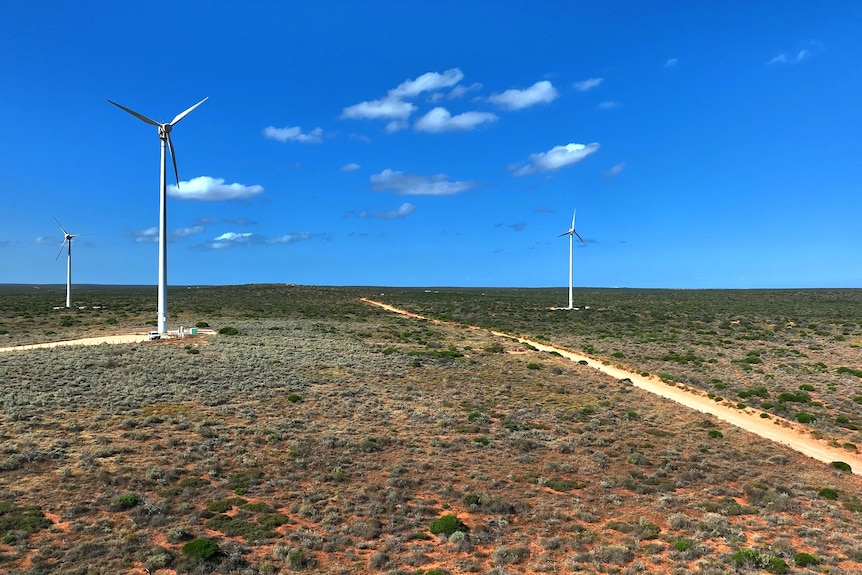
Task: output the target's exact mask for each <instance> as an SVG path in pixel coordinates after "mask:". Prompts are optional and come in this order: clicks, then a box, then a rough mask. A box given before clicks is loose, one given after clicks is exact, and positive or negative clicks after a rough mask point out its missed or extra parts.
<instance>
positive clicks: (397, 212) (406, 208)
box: [356, 202, 416, 220]
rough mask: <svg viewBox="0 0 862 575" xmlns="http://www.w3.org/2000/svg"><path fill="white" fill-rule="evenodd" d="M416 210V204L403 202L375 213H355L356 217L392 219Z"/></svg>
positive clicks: (403, 216)
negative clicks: (395, 206) (387, 209)
mask: <svg viewBox="0 0 862 575" xmlns="http://www.w3.org/2000/svg"><path fill="white" fill-rule="evenodd" d="M415 211H416V206H414V205H413V204H410V203H407V202H405V203H403V204H401V205H400V206H398V207H397V208H395V209H394V210H389V211H387V212H377V213H373V214H372V213H369V212H359V213H358V214H356V217H358V218H379V219H384V220H392V219H396V218H406V217H407V216H409V215H410V214H412V213H413V212H415Z"/></svg>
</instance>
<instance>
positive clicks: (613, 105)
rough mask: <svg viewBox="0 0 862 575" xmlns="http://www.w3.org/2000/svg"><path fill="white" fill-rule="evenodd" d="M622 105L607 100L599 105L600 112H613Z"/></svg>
mask: <svg viewBox="0 0 862 575" xmlns="http://www.w3.org/2000/svg"><path fill="white" fill-rule="evenodd" d="M620 106H621V104H620V103H619V102H614V101H613V100H605V101H604V102H600V103H599V105H598V108H599V110H613V109H614V108H619V107H620Z"/></svg>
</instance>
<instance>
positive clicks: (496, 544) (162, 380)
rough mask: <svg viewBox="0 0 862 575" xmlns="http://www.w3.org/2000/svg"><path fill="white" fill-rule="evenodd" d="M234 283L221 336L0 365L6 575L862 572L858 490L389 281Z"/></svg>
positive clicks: (59, 352) (32, 354)
mask: <svg viewBox="0 0 862 575" xmlns="http://www.w3.org/2000/svg"><path fill="white" fill-rule="evenodd" d="M224 289H225V290H226V291H227V292H228V293H227V294H226V295H224V299H223V300H222V299H214V298H213V297H207V298H206V302H207V303H206V305H207V306H212V308H211V309H210V311H209V312H206V313H205V312H202V311H201V310H200V309H199V308H195V307H194V305H195V304H194V302H193V300H190V302H191V303H187V302H184V301H183V300H182V299H181V298H180V296H181V295H182V294H178V296H177V298H176V299H177V300H178V303H179V305H180V306H182V307H184V308H185V310H186V311H184V312H182V313H186V314H188V317H187V318H186V319H187V320H188V321H191V322H192V323H190V324H189V325H193V322H194V321H197V320H200V319H205V320H207V321H208V322H209V323H210V324H212V325H213V327H219V326H220V325H228V324H229V325H232V326H236V327H237V328H238V329H239V331H240V334H239V335H237V336H216V337H214V338H213V339H211V340H209V343H208V344H207V345H202V344H201V342H200V341H197V340H188V343H181V344H175V345H159V344H157V343H150V342H148V343H145V344H135V345H122V346H99V347H94V348H70V347H67V348H56V349H45V350H33V351H28V352H21V353H11V354H3V356H0V373H2V379H3V384H4V391H5V393H4V395H3V397H2V400H0V408H2V412H0V437H2V448H0V451H2V452H0V489H2V497H0V503H2V504H3V505H5V507H0V526H2V531H3V532H2V533H0V571H4V572H9V573H60V574H72V573H75V574H77V573H81V574H85V573H86V574H90V573H120V572H137V573H143V572H145V570H149V572H152V573H156V572H158V573H163V574H168V573H174V572H176V573H209V572H218V573H243V574H245V573H248V574H255V573H289V572H298V571H305V572H313V573H356V572H380V573H393V574H394V573H419V572H423V573H424V572H429V571H430V572H432V573H433V570H434V569H439V570H443V571H445V572H448V573H453V574H454V573H470V572H475V573H496V574H504V573H526V574H532V573H680V574H682V573H693V572H694V573H715V574H717V573H727V572H733V571H735V570H739V571H741V572H751V573H756V572H762V570H761V569H759V568H758V567H757V565H756V562H753V563H752V562H750V563H746V562H744V561H742V562H741V563H740V562H739V561H736V560H735V559H734V553H737V552H739V551H740V550H744V549H748V548H753V549H756V550H757V553H758V554H759V555H758V556H759V557H764V556H774V557H777V558H779V559H782V560H783V561H784V562H786V564H787V566H788V567H789V569H790V572H797V573H831V574H840V573H853V572H857V571H858V568H859V565H860V563H859V562H860V560H862V546H860V544H859V543H858V541H859V540H860V535H862V526H860V517H862V516H860V513H862V502H860V501H859V500H858V499H857V498H856V494H858V493H859V488H860V480H859V478H858V477H857V476H853V475H850V474H847V473H842V472H840V471H838V470H836V469H833V468H830V467H829V466H826V465H822V464H818V463H815V462H813V461H811V460H809V459H806V458H804V457H802V456H799V455H797V454H796V453H794V452H792V451H790V450H788V449H786V448H784V447H782V446H777V445H773V444H770V443H765V442H762V441H760V440H758V439H757V438H756V437H754V436H752V435H750V434H748V433H745V432H743V431H741V430H738V429H735V428H732V427H728V426H725V425H723V424H719V423H717V422H714V421H710V420H708V418H706V417H704V416H703V415H701V414H697V413H692V412H685V411H683V412H680V410H679V409H678V408H677V407H676V406H675V405H668V404H666V403H664V402H663V401H661V400H659V399H657V398H655V397H653V396H650V395H648V394H645V393H643V392H641V391H639V390H637V389H635V388H633V387H632V386H628V385H625V384H623V383H621V382H619V381H617V380H614V379H612V378H609V377H606V376H602V375H600V374H597V373H596V372H595V371H593V370H591V369H589V368H586V367H584V366H579V365H577V364H573V363H571V362H568V361H566V360H564V359H562V358H559V357H557V356H555V355H552V354H547V353H542V352H537V351H533V350H530V349H528V348H525V347H523V346H521V345H520V344H517V343H515V342H513V341H512V340H509V339H505V338H498V337H492V336H491V335H490V334H489V332H488V331H486V330H473V329H465V328H462V327H453V326H446V325H435V324H432V323H431V322H428V321H421V320H415V319H408V318H401V317H395V316H390V315H387V314H385V313H382V312H378V311H376V310H372V309H368V308H367V307H366V306H363V305H362V304H360V303H359V302H358V298H357V296H358V295H368V296H374V297H379V291H380V290H358V289H357V290H326V289H322V288H288V287H270V288H265V287H261V286H248V287H247V288H224ZM244 289H245V290H246V291H243V290H244ZM218 293H222V292H218ZM243 295H244V298H243V297H242V296H243ZM238 296H239V297H238ZM263 296H266V297H263ZM190 297H191V296H190ZM221 301H230V302H234V303H231V304H230V305H231V306H233V307H228V306H227V304H225V305H224V306H220V304H218V302H221ZM242 301H248V302H253V303H250V304H249V305H248V307H247V309H243V308H242V305H241V302H242ZM214 302H215V303H214ZM237 302H240V303H237ZM393 303H397V302H393ZM141 307H145V306H141ZM416 307H417V311H419V310H418V308H419V307H420V306H416ZM422 311H425V310H422ZM28 313H30V315H31V317H32V318H33V320H34V321H33V322H34V325H35V326H36V327H34V328H33V330H32V333H31V335H29V336H28V335H27V334H23V335H22V336H16V337H35V336H34V335H33V334H36V333H38V332H39V331H40V330H42V329H44V328H43V327H40V322H41V321H43V320H42V319H41V318H42V317H43V316H41V315H40V314H39V313H36V312H34V311H30V312H28ZM102 313H103V314H106V313H108V312H104V311H103V312H102ZM44 317H45V318H50V317H51V315H50V313H47V312H46V315H44ZM16 318H17V319H14V318H12V319H10V318H9V317H8V316H6V317H4V318H3V321H4V322H6V324H7V325H11V324H12V323H13V322H16V323H15V325H16V326H21V325H24V324H23V323H22V320H21V318H20V316H16ZM44 321H48V320H44ZM131 321H134V318H131V319H130V322H131ZM184 321H185V319H184ZM494 327H498V326H494ZM631 349H634V348H631ZM631 349H629V348H626V353H631ZM734 351H735V349H734ZM736 355H738V354H737V353H734V354H733V356H734V357H735V356H736ZM743 357H744V355H743ZM610 359H611V358H610V357H609V360H610ZM617 359H618V358H617ZM856 367H858V364H857V366H856ZM715 431H720V432H721V433H720V434H718V433H714V432H715ZM710 432H713V433H710ZM719 435H720V436H719ZM824 488H827V490H826V491H824ZM829 490H834V492H833V491H829ZM833 495H834V498H833ZM27 510H29V514H28V513H25V511H27ZM40 513H42V514H44V515H45V516H46V517H47V519H48V520H49V522H50V524H47V523H45V522H44V521H43V522H42V523H40V522H39V521H37V519H38V518H39V514H40ZM446 514H455V515H456V516H457V517H458V518H459V519H460V520H461V521H462V522H463V524H464V525H465V526H466V528H467V529H468V530H467V531H466V532H455V533H453V534H452V535H449V536H444V535H433V534H432V533H431V528H430V524H431V522H432V521H433V520H435V519H437V518H439V517H441V516H443V515H446ZM34 518H35V519H34ZM4 522H5V523H4ZM192 537H203V538H211V539H213V540H215V541H216V542H217V544H218V546H219V549H220V552H219V553H218V554H217V555H216V556H215V557H214V558H213V559H212V560H199V559H194V558H191V557H189V556H187V555H185V554H183V552H182V548H183V546H184V545H185V544H186V543H187V541H188V540H189V538H192ZM800 552H804V553H808V554H810V555H812V556H815V557H816V558H817V560H818V563H817V564H814V565H809V566H806V567H797V566H796V565H795V561H794V558H795V557H796V554H797V553H800ZM739 557H743V558H746V557H748V556H747V555H746V556H739ZM738 563H739V564H738Z"/></svg>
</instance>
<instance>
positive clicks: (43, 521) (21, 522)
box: [0, 501, 52, 534]
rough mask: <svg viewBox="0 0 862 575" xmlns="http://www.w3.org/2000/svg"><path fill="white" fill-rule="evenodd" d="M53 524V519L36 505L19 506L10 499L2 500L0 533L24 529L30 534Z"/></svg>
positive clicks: (0, 505) (0, 503) (0, 506)
mask: <svg viewBox="0 0 862 575" xmlns="http://www.w3.org/2000/svg"><path fill="white" fill-rule="evenodd" d="M51 525H52V523H51V520H50V519H48V518H47V517H45V514H44V513H42V510H41V509H39V508H38V507H36V506H35V505H33V506H27V507H18V506H17V505H15V504H13V503H10V502H8V501H3V502H0V533H8V532H10V531H23V532H24V533H28V534H29V533H35V532H36V531H39V530H40V529H47V528H48V527H50V526H51Z"/></svg>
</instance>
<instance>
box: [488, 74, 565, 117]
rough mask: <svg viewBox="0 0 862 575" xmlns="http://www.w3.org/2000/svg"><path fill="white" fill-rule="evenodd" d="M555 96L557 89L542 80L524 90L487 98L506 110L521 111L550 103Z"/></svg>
mask: <svg viewBox="0 0 862 575" xmlns="http://www.w3.org/2000/svg"><path fill="white" fill-rule="evenodd" d="M557 95H558V93H557V89H556V88H554V86H553V85H552V84H551V83H550V82H548V81H547V80H542V81H541V82H536V83H535V84H533V85H532V86H530V87H529V88H527V89H526V90H517V89H514V88H513V89H511V90H506V91H505V92H503V93H502V94H493V95H491V96H490V97H488V100H489V101H490V102H493V103H494V104H497V105H498V106H501V107H503V108H505V109H507V110H521V109H523V108H528V107H530V106H534V105H536V104H541V103H545V102H551V101H553V100H555V99H556V98H557Z"/></svg>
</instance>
